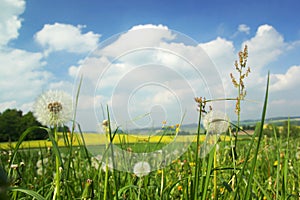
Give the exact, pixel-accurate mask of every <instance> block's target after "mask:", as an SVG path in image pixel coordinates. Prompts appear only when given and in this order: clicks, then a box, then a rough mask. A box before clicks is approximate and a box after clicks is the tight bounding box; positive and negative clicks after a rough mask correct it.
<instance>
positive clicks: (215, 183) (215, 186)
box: [213, 136, 218, 199]
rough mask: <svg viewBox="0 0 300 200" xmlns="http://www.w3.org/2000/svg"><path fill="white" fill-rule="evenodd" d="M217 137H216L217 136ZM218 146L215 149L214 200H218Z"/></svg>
mask: <svg viewBox="0 0 300 200" xmlns="http://www.w3.org/2000/svg"><path fill="white" fill-rule="evenodd" d="M215 137H216V136H215ZM217 145H218V144H216V148H215V152H214V193H213V195H214V199H217V170H216V169H217V165H218V160H217V149H218V148H217Z"/></svg>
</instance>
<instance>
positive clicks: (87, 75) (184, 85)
mask: <svg viewBox="0 0 300 200" xmlns="http://www.w3.org/2000/svg"><path fill="white" fill-rule="evenodd" d="M179 34H180V33H177V32H174V31H172V30H169V29H168V28H167V27H165V26H161V25H158V26H155V25H145V26H142V25H139V26H135V27H133V28H131V29H130V30H129V31H127V32H124V33H122V34H120V35H118V36H114V38H112V39H108V40H107V41H105V44H106V45H101V46H103V48H102V49H97V50H96V51H95V52H93V53H92V54H90V56H89V57H87V58H86V59H84V60H82V61H80V63H79V65H78V66H77V67H76V66H71V67H70V68H69V74H70V75H72V76H78V75H83V77H84V81H83V85H82V89H81V91H82V95H83V96H84V97H85V98H84V99H85V102H89V103H86V104H85V105H83V107H85V108H87V106H89V108H91V106H92V103H91V102H92V101H91V99H89V98H86V97H93V95H101V96H102V98H101V99H100V101H101V103H102V104H103V105H106V104H107V105H110V106H112V108H111V109H112V114H113V113H117V115H115V116H114V117H116V118H115V119H114V120H116V121H117V123H118V124H122V121H121V122H120V121H119V120H123V122H124V120H125V121H128V120H130V118H132V117H136V116H140V115H143V114H146V113H148V112H149V111H150V110H151V108H152V107H153V106H157V105H159V106H160V107H161V108H162V109H163V110H165V111H167V114H166V115H167V116H170V117H172V116H173V117H175V116H176V117H177V119H173V120H172V119H170V120H172V121H177V122H178V121H179V120H180V116H179V115H180V114H183V113H184V111H187V112H188V113H189V114H188V115H187V116H186V118H185V120H187V121H189V122H190V121H195V122H196V120H197V112H196V109H195V107H196V106H195V103H194V100H193V98H194V97H195V96H198V95H203V96H206V97H208V98H210V97H212V96H213V97H217V96H218V97H220V95H224V90H223V92H221V91H222V89H223V87H222V80H221V77H220V74H219V71H218V70H217V68H216V66H215V65H214V63H213V62H212V60H211V59H210V57H208V56H207V54H206V53H205V50H207V51H209V53H210V54H211V56H212V57H213V59H215V60H216V62H218V64H221V63H222V64H224V62H222V61H224V60H226V63H228V61H227V59H228V58H229V57H230V54H233V53H232V51H233V50H234V48H233V45H232V42H230V41H226V40H225V39H221V38H217V39H216V40H215V41H213V42H211V43H209V44H195V42H194V43H192V42H191V39H190V38H184V39H183V40H180V39H182V38H183V36H182V35H179ZM179 38H180V39H179ZM178 39H179V40H178ZM218 49H219V50H220V49H222V51H221V52H220V51H218ZM227 50H229V53H226V51H227ZM213 61H214V60H213ZM149 88H150V89H149ZM212 88H218V90H215V89H212ZM132 95H133V96H134V99H135V101H134V99H132V98H133V97H132ZM132 102H136V103H132ZM99 104H100V102H99ZM178 105H180V106H179V107H178V108H177V107H176V106H178ZM174 107H176V109H175V108H174ZM178 109H179V112H178ZM96 112H97V111H96ZM132 112H133V113H132ZM155 113H156V112H154V114H153V115H155ZM156 114H157V113H156ZM153 115H151V117H154V116H153ZM99 116H100V115H99ZM112 116H113V115H112ZM178 116H179V117H178ZM157 117H159V116H157ZM181 117H182V116H181ZM95 120H97V119H95ZM90 121H91V119H90ZM100 121H101V120H100ZM95 124H96V122H95ZM151 125H152V124H151Z"/></svg>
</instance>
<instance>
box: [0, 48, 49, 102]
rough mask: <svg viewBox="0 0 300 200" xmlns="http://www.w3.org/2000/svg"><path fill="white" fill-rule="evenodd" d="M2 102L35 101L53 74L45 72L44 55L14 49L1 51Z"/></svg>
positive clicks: (0, 98)
mask: <svg viewBox="0 0 300 200" xmlns="http://www.w3.org/2000/svg"><path fill="white" fill-rule="evenodd" d="M0 63H2V64H1V67H0V86H1V92H2V94H5V95H1V97H0V101H11V100H17V101H18V102H24V101H26V100H28V99H31V100H32V99H33V97H35V96H36V94H37V93H39V92H41V89H42V88H43V87H44V86H45V84H46V83H47V81H48V79H49V78H50V76H51V74H50V73H48V72H46V71H44V70H43V69H42V66H43V65H44V64H45V63H44V62H43V61H42V54H40V53H30V52H26V51H23V50H18V49H13V50H6V51H0Z"/></svg>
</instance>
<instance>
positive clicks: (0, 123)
mask: <svg viewBox="0 0 300 200" xmlns="http://www.w3.org/2000/svg"><path fill="white" fill-rule="evenodd" d="M33 126H42V124H40V123H39V122H38V121H37V120H36V118H35V117H34V115H33V113H32V112H28V113H26V114H25V115H23V112H22V111H20V110H16V109H7V110H5V111H4V112H3V113H0V142H9V141H18V139H19V137H20V136H21V134H22V133H23V132H24V131H25V130H26V129H27V128H29V127H33ZM45 138H47V132H46V131H45V130H42V129H34V130H33V131H31V132H30V133H29V134H28V135H27V137H26V140H40V139H45Z"/></svg>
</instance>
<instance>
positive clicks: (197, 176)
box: [191, 103, 202, 200]
mask: <svg viewBox="0 0 300 200" xmlns="http://www.w3.org/2000/svg"><path fill="white" fill-rule="evenodd" d="M201 114H202V103H200V104H199V118H198V129H197V143H196V159H195V162H196V166H195V175H194V184H193V188H192V193H191V194H192V195H194V200H197V199H198V191H197V189H198V184H199V153H200V152H199V150H200V149H199V145H200V126H201V125H200V123H201Z"/></svg>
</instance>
